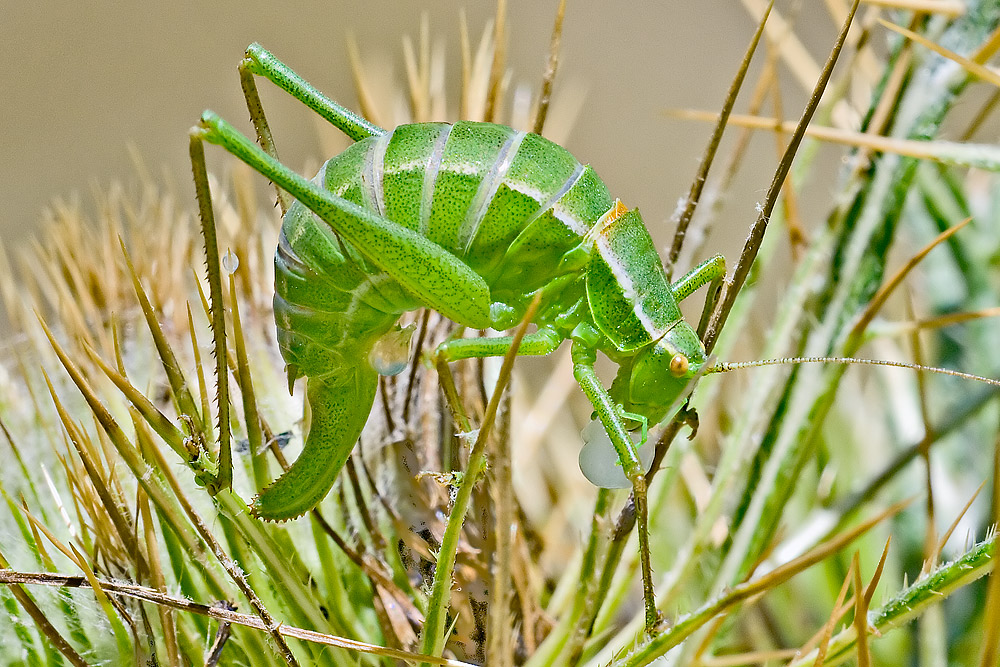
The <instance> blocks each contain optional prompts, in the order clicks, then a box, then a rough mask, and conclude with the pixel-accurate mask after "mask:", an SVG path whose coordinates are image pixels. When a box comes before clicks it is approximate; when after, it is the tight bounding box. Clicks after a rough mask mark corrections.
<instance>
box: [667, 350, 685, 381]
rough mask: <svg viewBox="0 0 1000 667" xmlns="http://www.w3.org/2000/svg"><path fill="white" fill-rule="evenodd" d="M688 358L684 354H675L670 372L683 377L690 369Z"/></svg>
mask: <svg viewBox="0 0 1000 667" xmlns="http://www.w3.org/2000/svg"><path fill="white" fill-rule="evenodd" d="M688 366H689V363H688V358H687V357H685V356H684V355H683V354H675V355H674V356H673V358H672V359H671V360H670V372H671V373H672V374H673V375H675V376H676V377H681V376H682V375H684V374H685V373H687V371H688Z"/></svg>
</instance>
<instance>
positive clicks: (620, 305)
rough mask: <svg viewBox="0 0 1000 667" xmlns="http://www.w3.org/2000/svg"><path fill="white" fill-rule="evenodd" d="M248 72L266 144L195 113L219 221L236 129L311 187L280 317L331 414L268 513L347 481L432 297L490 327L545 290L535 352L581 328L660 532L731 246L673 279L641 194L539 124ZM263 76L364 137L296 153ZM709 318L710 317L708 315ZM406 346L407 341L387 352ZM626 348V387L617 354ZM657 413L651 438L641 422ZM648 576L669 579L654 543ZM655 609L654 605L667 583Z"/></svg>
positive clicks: (601, 397) (290, 359)
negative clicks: (658, 478) (701, 306)
mask: <svg viewBox="0 0 1000 667" xmlns="http://www.w3.org/2000/svg"><path fill="white" fill-rule="evenodd" d="M240 73H241V78H242V80H243V82H244V92H245V94H246V98H247V104H248V107H249V108H250V111H251V117H252V119H253V120H254V124H255V126H256V129H257V134H258V141H259V142H260V144H261V146H263V147H264V148H263V149H262V148H259V147H258V146H257V145H255V144H254V143H253V142H252V141H251V140H250V139H248V138H247V137H245V136H244V135H242V134H241V133H240V132H238V131H237V130H235V129H234V128H233V127H232V126H231V125H229V124H228V123H227V122H226V121H224V120H223V119H221V118H220V117H219V116H217V115H216V114H214V113H212V112H210V111H206V112H204V114H203V115H202V117H201V122H200V124H199V125H198V126H196V127H194V128H192V130H191V144H192V150H191V155H192V168H193V170H194V173H195V181H196V185H197V186H198V187H197V194H198V199H199V206H200V210H201V214H202V216H203V218H204V217H205V216H206V215H208V216H211V200H210V194H209V190H208V186H207V178H206V167H205V161H204V151H203V149H202V142H204V141H207V142H209V143H213V144H217V145H219V146H221V147H223V148H224V149H225V150H227V151H228V152H230V153H232V154H233V155H235V156H236V157H237V158H239V159H241V160H243V161H244V162H246V163H247V164H248V165H249V166H251V167H252V168H253V169H255V170H257V171H258V172H260V173H261V174H263V175H264V176H266V177H267V178H268V179H270V180H271V181H272V182H273V183H274V184H275V185H277V186H278V187H279V188H280V189H281V190H283V191H285V192H287V193H288V194H290V195H291V196H292V197H293V198H294V201H292V202H291V203H290V205H288V207H287V211H286V212H285V215H284V221H283V225H282V229H281V235H280V239H279V241H278V248H277V252H276V255H275V296H274V314H275V321H276V323H277V329H278V342H279V346H280V349H281V353H282V355H283V357H284V359H285V361H286V363H287V366H286V370H287V373H288V380H289V385H290V386H291V384H292V383H293V382H294V380H295V379H296V378H298V377H301V376H305V377H307V378H308V381H307V389H306V391H307V400H308V404H309V408H310V411H311V422H310V426H309V431H308V435H307V436H306V440H305V444H304V447H303V450H302V453H301V454H300V455H299V457H298V459H297V460H296V461H295V463H294V464H293V465H292V466H291V468H290V469H289V470H288V471H287V472H285V473H284V474H283V475H282V476H281V477H279V478H278V479H277V480H276V481H275V482H274V483H273V484H271V485H270V486H268V487H267V488H266V489H264V490H263V491H262V492H261V493H260V495H259V496H257V498H256V499H255V500H254V502H253V505H252V511H253V513H254V514H255V515H256V516H257V517H259V518H262V519H266V520H284V519H290V518H294V517H298V516H301V515H302V514H304V513H305V512H307V511H309V510H310V509H312V508H313V507H315V506H316V505H317V504H318V503H319V502H320V501H321V500H322V499H323V497H324V496H325V495H326V494H327V492H328V491H329V490H330V488H331V487H332V485H333V483H334V481H335V480H336V478H337V475H338V474H339V473H340V471H341V469H342V468H343V466H344V464H345V462H346V460H347V457H348V455H349V454H350V453H351V451H352V449H353V448H354V445H355V443H356V442H357V440H358V437H359V435H360V433H361V430H362V427H363V426H364V423H365V421H366V419H367V416H368V413H369V412H370V411H371V407H372V404H373V401H374V397H375V388H376V385H377V378H378V374H379V373H382V374H393V373H396V372H399V371H400V370H402V368H403V366H404V365H405V353H406V347H407V343H408V340H407V338H406V335H405V333H404V332H401V331H400V329H399V327H398V325H397V321H398V319H399V317H400V315H401V314H403V313H405V312H407V311H411V310H415V309H417V308H431V309H434V310H436V311H438V312H439V313H441V314H442V315H444V316H445V317H447V318H449V319H451V320H453V321H454V322H456V323H458V324H460V325H462V326H465V327H469V328H472V329H486V328H492V329H495V330H504V329H507V328H510V327H512V326H513V325H515V324H517V323H518V322H520V321H521V320H522V318H523V317H524V315H525V312H526V310H527V308H528V306H529V304H530V303H531V302H532V301H533V300H534V299H535V298H536V296H538V297H539V306H538V309H537V311H536V314H535V316H534V318H533V320H532V322H533V323H534V324H535V325H536V326H537V330H536V331H534V332H532V333H529V334H527V335H525V336H524V338H523V341H522V342H521V344H520V347H519V349H518V354H525V355H545V354H548V353H550V352H552V351H553V350H555V349H556V348H557V347H558V346H559V345H560V344H561V343H562V341H564V340H569V341H571V344H572V359H573V369H574V370H573V372H574V376H575V378H576V380H577V382H578V383H579V385H580V387H581V389H583V392H584V393H585V394H586V396H587V398H588V399H589V400H590V402H591V404H592V405H593V407H594V412H595V414H596V417H597V419H598V420H599V421H600V424H601V425H602V426H603V430H604V431H605V432H606V434H607V437H608V438H609V439H610V442H611V445H612V446H613V447H614V452H615V453H616V454H617V458H618V461H619V462H620V465H621V471H622V472H623V473H624V476H625V478H627V480H628V483H629V484H630V485H631V487H632V489H633V491H634V495H635V501H636V510H637V515H638V521H639V527H638V529H639V534H640V541H641V543H642V545H645V544H646V472H647V470H646V468H645V467H644V465H643V463H642V462H641V461H640V457H639V453H638V446H640V445H641V444H642V443H643V442H644V441H645V437H646V427H647V425H648V424H650V423H652V424H656V423H659V422H661V421H663V420H664V419H666V418H668V417H671V416H673V414H672V413H673V412H675V411H676V409H677V408H678V407H679V405H680V400H679V399H680V398H681V397H682V396H683V394H684V392H685V389H686V388H687V387H688V386H689V384H690V383H691V381H692V379H693V378H695V377H696V376H697V375H698V374H699V373H701V372H703V370H704V367H705V365H706V358H705V348H704V346H703V345H702V342H701V339H700V332H699V331H696V330H695V329H694V328H692V326H691V325H689V324H688V323H687V322H686V321H685V320H684V318H683V316H682V314H681V312H680V309H679V308H678V306H677V303H678V302H679V301H681V300H683V299H685V298H686V297H688V296H690V295H691V294H692V293H693V292H694V291H695V290H697V289H698V288H700V287H702V286H705V285H708V286H709V298H708V299H707V300H706V301H707V303H706V308H705V313H708V312H709V311H710V306H711V304H712V302H713V299H714V297H715V295H717V293H718V290H719V288H720V286H721V284H722V280H723V278H724V276H725V273H726V267H725V260H724V259H723V257H722V256H721V255H718V256H715V257H712V258H711V259H709V260H707V261H706V262H704V263H702V264H701V265H699V266H698V267H696V268H695V269H693V270H692V271H690V272H689V273H688V274H686V275H685V276H683V277H682V278H680V279H679V280H677V281H676V282H673V283H671V282H670V281H669V280H668V278H667V276H666V273H665V271H664V268H663V264H662V262H661V260H660V258H659V256H658V254H657V252H656V249H655V247H654V244H653V241H652V239H651V238H650V235H649V232H648V231H647V230H646V228H645V226H644V224H643V222H642V218H641V217H640V215H639V212H638V211H637V210H628V209H627V208H626V207H625V206H623V205H622V203H621V202H620V201H618V200H615V199H612V198H611V196H610V195H609V193H608V189H607V187H606V186H605V185H604V183H603V182H602V181H601V180H600V178H598V177H597V175H596V174H595V173H594V171H593V170H592V169H591V168H590V167H589V166H584V165H582V164H581V163H580V162H578V161H577V160H576V159H575V158H574V157H573V156H572V155H571V154H570V153H569V152H568V151H566V150H565V149H564V148H562V147H560V146H558V145H556V144H554V143H552V142H550V141H548V140H547V139H544V138H542V137H540V136H538V135H535V134H530V133H526V132H518V131H515V130H513V129H511V128H509V127H506V126H504V125H497V124H492V123H473V122H458V123H455V124H454V125H449V124H445V123H421V124H412V125H402V126H400V127H397V128H395V129H394V130H391V131H386V130H384V129H382V128H379V127H376V126H374V125H372V124H371V123H369V122H367V121H365V120H364V119H362V118H360V117H359V116H357V115H355V114H354V113H352V112H351V111H349V110H347V109H345V108H344V107H342V106H340V105H339V104H336V103H335V102H333V101H331V100H329V99H328V98H326V97H324V96H323V95H322V94H320V93H319V92H318V91H317V90H316V89H315V88H313V87H312V86H311V85H310V84H308V83H307V82H306V81H304V80H303V79H302V78H301V77H299V76H298V75H297V74H295V73H294V72H293V71H292V70H291V69H289V68H288V67H287V66H286V65H284V64H283V63H281V62H280V61H279V60H277V59H276V58H275V57H274V56H273V55H271V54H270V53H269V52H267V51H266V50H264V49H263V48H262V47H260V46H259V45H257V44H252V45H251V46H250V47H249V48H248V49H247V51H246V57H245V58H244V59H243V61H242V62H241V64H240ZM255 75H256V76H263V77H265V78H267V79H269V80H270V81H272V82H273V83H275V84H276V85H278V86H279V87H280V88H283V89H284V90H285V91H287V92H288V93H289V94H291V95H292V96H293V97H295V98H296V99H298V100H300V101H302V102H303V103H304V104H306V105H307V106H308V107H310V108H311V109H313V110H314V111H316V112H317V113H319V114H320V115H321V116H323V117H324V118H325V119H327V120H328V121H329V122H331V123H332V124H333V125H334V126H335V127H337V128H338V129H340V130H341V131H343V132H344V133H345V134H346V135H347V136H349V137H350V138H351V139H354V140H355V142H356V143H354V144H353V145H352V146H350V147H349V148H348V149H347V150H345V151H344V152H343V153H341V154H339V155H337V156H335V157H334V158H332V159H330V160H329V161H328V162H327V163H326V164H325V165H323V167H322V168H321V169H320V171H319V173H318V174H317V175H316V177H315V178H314V179H312V180H311V181H310V180H307V179H305V178H303V177H302V176H300V175H298V174H297V173H295V172H293V171H291V170H290V169H288V168H287V167H285V166H284V165H282V164H281V163H280V162H279V161H278V160H277V158H276V156H275V154H274V150H273V144H272V142H271V136H270V131H269V129H268V126H267V121H266V119H265V117H264V114H263V111H262V109H261V106H260V101H259V98H258V96H257V93H256V88H255V84H254V83H253V77H254V76H255ZM706 323H707V317H703V318H702V323H701V326H700V327H699V328H700V329H702V330H703V329H704V327H705V326H706ZM511 345H512V337H499V338H463V339H455V340H450V341H448V342H445V343H443V344H442V345H441V346H440V347H439V348H438V349H437V350H436V352H435V354H436V356H437V358H438V359H439V360H444V361H454V360H458V359H467V358H478V357H493V356H503V355H505V354H506V353H507V352H508V350H509V349H510V347H511ZM386 348H388V349H390V350H391V349H393V348H397V349H401V350H402V352H403V356H402V358H403V360H404V361H403V363H400V362H399V358H398V356H399V355H396V354H388V355H386V354H384V353H382V352H379V350H385V349H386ZM598 352H600V353H603V354H604V355H606V356H607V357H609V358H610V359H611V360H612V361H614V362H615V363H616V364H618V368H619V370H618V374H617V377H616V378H615V380H614V382H613V383H612V385H611V387H610V389H607V388H605V387H604V386H603V385H602V383H601V381H600V380H599V378H598V377H597V374H596V373H595V371H594V363H595V360H596V358H597V353H598ZM637 427H641V438H640V442H639V443H638V444H637V443H634V442H633V440H632V438H631V437H630V435H629V431H630V430H635V429H636V428H637ZM643 552H644V556H643V575H644V584H645V585H646V590H647V591H648V592H651V590H652V585H651V574H650V572H649V563H648V552H647V550H645V549H643ZM647 598H648V599H647V600H646V604H647V615H649V614H651V613H654V612H653V608H652V604H653V603H652V599H651V597H650V595H649V594H648V593H647Z"/></svg>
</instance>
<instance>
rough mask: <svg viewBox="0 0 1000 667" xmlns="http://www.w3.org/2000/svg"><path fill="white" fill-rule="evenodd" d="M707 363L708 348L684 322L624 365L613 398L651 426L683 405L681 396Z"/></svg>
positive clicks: (639, 351) (616, 379) (616, 381)
mask: <svg viewBox="0 0 1000 667" xmlns="http://www.w3.org/2000/svg"><path fill="white" fill-rule="evenodd" d="M704 365H705V348H704V346H703V345H702V343H701V341H700V340H698V335H697V334H696V333H695V332H694V330H693V329H692V328H691V327H690V326H689V325H688V324H687V323H686V322H680V323H678V325H677V326H675V327H673V328H672V329H671V330H670V331H668V332H667V333H666V335H664V336H663V337H662V338H661V339H660V340H658V341H656V342H655V343H652V344H650V345H647V346H645V347H643V348H641V349H639V350H638V351H637V352H636V354H635V356H634V357H632V359H631V360H630V363H629V362H628V361H627V362H626V363H624V364H622V366H621V367H620V368H619V371H618V376H617V377H616V378H615V381H614V383H613V384H612V387H611V394H612V398H613V399H614V400H615V401H617V402H618V403H620V404H621V405H622V406H623V407H624V408H625V410H626V411H627V412H633V413H636V414H640V415H642V416H643V417H645V418H646V419H647V420H648V422H649V425H650V426H652V425H653V424H658V423H659V422H661V421H663V420H664V419H666V418H667V417H671V416H672V415H673V413H674V412H675V411H676V410H677V408H679V407H680V398H681V397H682V396H683V394H684V391H685V390H686V389H687V388H688V385H689V384H690V382H691V379H692V378H694V377H695V376H696V375H697V374H698V373H699V372H700V371H701V368H702V366H704ZM668 412H669V413H670V414H668Z"/></svg>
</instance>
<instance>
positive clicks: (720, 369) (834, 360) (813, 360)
mask: <svg viewBox="0 0 1000 667" xmlns="http://www.w3.org/2000/svg"><path fill="white" fill-rule="evenodd" d="M781 364H858V365H861V366H893V367H895V368H909V369H910V370H914V371H926V372H928V373H938V374H940V375H951V376H953V377H957V378H962V379H964V380H975V381H977V382H983V383H985V384H990V385H993V386H994V387H1000V380H994V379H993V378H987V377H983V376H981V375H973V374H971V373H962V372H961V371H953V370H951V369H948V368H935V367H934V366H923V365H921V364H910V363H906V362H905V361H887V360H885V359H855V358H854V357H786V358H781V359H761V360H759V361H737V362H733V363H726V362H720V363H719V364H716V365H715V366H711V367H710V368H708V369H707V370H706V371H705V374H706V375H707V374H709V373H728V372H730V371H735V370H739V369H741V368H756V367H758V366H778V365H781Z"/></svg>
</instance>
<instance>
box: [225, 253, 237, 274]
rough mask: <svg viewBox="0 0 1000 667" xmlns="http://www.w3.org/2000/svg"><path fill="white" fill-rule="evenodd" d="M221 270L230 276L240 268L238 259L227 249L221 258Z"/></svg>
mask: <svg viewBox="0 0 1000 667" xmlns="http://www.w3.org/2000/svg"><path fill="white" fill-rule="evenodd" d="M222 268H223V269H225V271H226V273H228V274H230V275H232V274H234V273H236V269H238V268H240V258H239V257H237V256H236V254H235V253H234V252H233V251H232V250H229V249H228V248H227V249H226V254H225V255H223V256H222Z"/></svg>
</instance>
